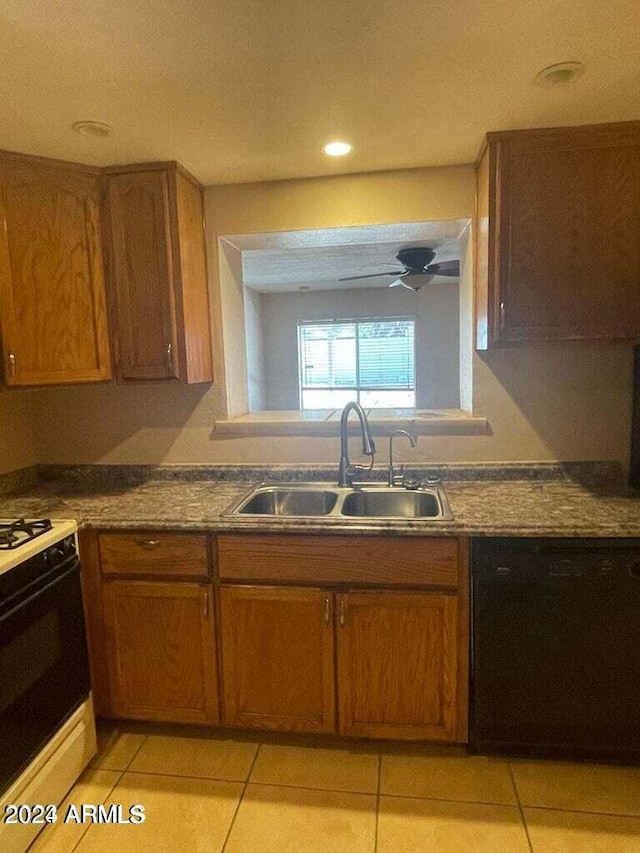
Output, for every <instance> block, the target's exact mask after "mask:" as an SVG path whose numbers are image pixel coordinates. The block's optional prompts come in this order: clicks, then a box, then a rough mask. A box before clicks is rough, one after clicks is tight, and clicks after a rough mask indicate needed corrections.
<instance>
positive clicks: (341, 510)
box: [228, 483, 453, 521]
mask: <svg viewBox="0 0 640 853" xmlns="http://www.w3.org/2000/svg"><path fill="white" fill-rule="evenodd" d="M228 514H230V515H236V516H237V515H241V516H251V517H252V518H255V519H258V518H331V519H334V520H335V519H342V520H343V521H347V520H349V519H352V520H353V521H356V520H357V519H361V520H362V519H364V518H379V519H385V518H389V519H398V518H417V519H428V520H430V521H450V520H451V519H452V518H453V515H452V514H451V510H450V509H449V504H448V502H447V498H446V496H445V493H444V490H443V489H442V488H441V487H439V486H425V487H423V488H421V489H417V490H416V489H412V490H409V489H404V488H400V487H397V486H394V487H393V488H392V487H390V486H387V485H385V484H384V483H366V484H361V485H354V486H350V487H341V486H336V485H334V484H333V483H286V484H281V485H276V484H273V485H272V484H269V483H262V484H261V485H260V486H257V487H256V488H255V489H252V490H251V492H249V494H247V495H244V497H242V498H241V499H240V500H239V501H238V502H237V503H236V504H234V506H233V507H231V508H230V509H229V510H228Z"/></svg>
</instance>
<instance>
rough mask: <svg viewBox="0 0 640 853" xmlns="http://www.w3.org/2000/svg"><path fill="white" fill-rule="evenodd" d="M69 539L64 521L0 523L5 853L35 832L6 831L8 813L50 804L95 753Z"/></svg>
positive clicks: (17, 826) (1, 845)
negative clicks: (12, 808) (23, 807)
mask: <svg viewBox="0 0 640 853" xmlns="http://www.w3.org/2000/svg"><path fill="white" fill-rule="evenodd" d="M76 531H77V525H76V523H75V522H74V521H71V520H67V519H53V520H50V519H37V520H26V521H25V520H24V519H12V520H0V672H1V673H3V677H2V679H0V815H1V818H0V849H1V850H2V851H3V852H4V853H22V852H23V851H24V850H26V849H27V847H28V846H29V844H30V843H31V842H32V841H33V839H34V838H35V836H36V835H37V834H38V832H39V831H40V830H41V829H42V825H38V824H36V823H33V822H26V823H20V822H16V823H8V822H7V815H8V810H7V807H9V806H12V805H24V806H27V807H30V806H33V805H35V804H40V805H45V804H56V805H57V804H59V803H60V802H61V801H62V800H63V799H64V797H65V795H66V794H67V792H68V790H69V789H70V788H71V786H72V785H73V784H74V782H75V781H76V779H77V778H78V776H79V775H80V773H81V772H82V771H83V770H84V768H85V767H86V765H87V764H88V763H89V761H90V760H91V757H92V756H93V755H94V754H95V752H96V736H95V722H94V717H93V706H92V703H91V685H90V680H89V660H88V655H87V645H86V635H85V625H84V612H83V603H82V588H81V582H80V561H79V558H78V546H77V537H76ZM7 673H8V674H9V675H8V676H7V675H6V674H7ZM10 811H11V810H10V809H9V812H10ZM22 814H23V815H24V814H26V812H25V811H23V812H22Z"/></svg>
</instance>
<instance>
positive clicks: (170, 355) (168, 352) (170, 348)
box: [167, 344, 173, 372]
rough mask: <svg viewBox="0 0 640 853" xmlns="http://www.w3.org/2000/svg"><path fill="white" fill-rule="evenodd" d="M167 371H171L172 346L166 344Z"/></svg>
mask: <svg viewBox="0 0 640 853" xmlns="http://www.w3.org/2000/svg"><path fill="white" fill-rule="evenodd" d="M167 370H168V371H169V372H171V371H172V370H173V346H172V345H171V344H167Z"/></svg>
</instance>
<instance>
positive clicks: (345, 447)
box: [338, 401, 376, 486]
mask: <svg viewBox="0 0 640 853" xmlns="http://www.w3.org/2000/svg"><path fill="white" fill-rule="evenodd" d="M351 411H354V412H355V413H356V414H357V416H358V419H359V420H360V428H361V430H362V452H363V453H364V454H366V455H367V456H370V457H371V464H370V465H352V464H351V462H350V461H349V423H348V422H349V413H350V412H351ZM375 452H376V446H375V443H374V441H373V438H371V430H370V429H369V421H368V420H367V416H366V415H365V413H364V409H363V408H362V406H361V405H360V403H355V402H353V401H351V402H350V403H347V405H346V406H345V407H344V409H343V410H342V416H341V418H340V464H339V465H338V485H339V486H350V485H351V484H352V482H353V476H354V474H355V473H356V471H370V470H371V469H372V468H373V459H374V456H375Z"/></svg>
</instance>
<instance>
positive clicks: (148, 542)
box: [136, 539, 160, 548]
mask: <svg viewBox="0 0 640 853" xmlns="http://www.w3.org/2000/svg"><path fill="white" fill-rule="evenodd" d="M159 544H160V540H159V539H138V540H137V542H136V545H139V546H140V547H141V548H157V547H158V545H159Z"/></svg>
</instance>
